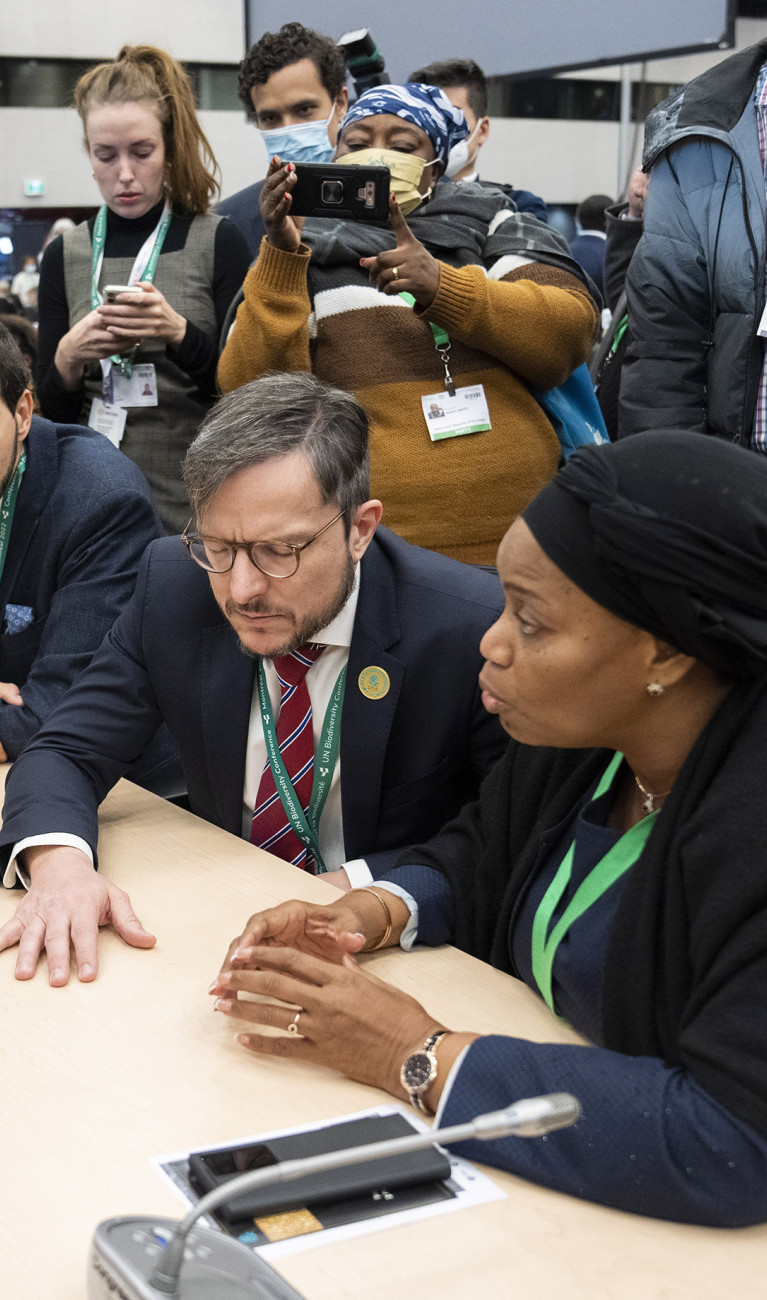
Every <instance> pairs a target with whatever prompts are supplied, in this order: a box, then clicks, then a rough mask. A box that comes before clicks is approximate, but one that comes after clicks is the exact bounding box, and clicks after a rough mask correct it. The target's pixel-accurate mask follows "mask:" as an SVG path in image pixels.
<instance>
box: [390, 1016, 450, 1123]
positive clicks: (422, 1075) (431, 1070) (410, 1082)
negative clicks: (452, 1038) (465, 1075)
mask: <svg viewBox="0 0 767 1300" xmlns="http://www.w3.org/2000/svg"><path fill="white" fill-rule="evenodd" d="M449 1032H450V1031H449V1030H448V1029H439V1030H437V1032H436V1034H430V1035H429V1037H428V1038H427V1039H426V1042H425V1043H424V1045H423V1047H422V1048H421V1050H420V1052H413V1053H412V1054H411V1055H410V1056H408V1057H406V1058H405V1060H404V1061H403V1063H402V1069H401V1070H400V1072H399V1079H400V1083H401V1084H402V1087H403V1088H404V1089H405V1090H406V1092H407V1093H408V1096H409V1097H410V1103H411V1105H413V1106H415V1108H416V1110H420V1111H423V1112H424V1113H426V1107H425V1106H424V1105H423V1104H422V1102H421V1097H422V1096H423V1094H424V1093H425V1092H426V1091H427V1089H428V1088H429V1087H430V1086H431V1084H432V1083H433V1082H434V1080H435V1079H436V1077H437V1070H438V1068H439V1062H438V1061H437V1058H436V1056H435V1054H434V1048H435V1046H436V1044H437V1043H438V1042H439V1040H440V1038H444V1037H445V1034H447V1033H449Z"/></svg>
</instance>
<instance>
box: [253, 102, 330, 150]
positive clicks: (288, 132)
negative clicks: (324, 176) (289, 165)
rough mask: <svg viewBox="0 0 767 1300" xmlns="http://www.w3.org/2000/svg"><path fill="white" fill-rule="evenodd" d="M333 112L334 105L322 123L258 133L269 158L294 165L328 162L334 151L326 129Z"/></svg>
mask: <svg viewBox="0 0 767 1300" xmlns="http://www.w3.org/2000/svg"><path fill="white" fill-rule="evenodd" d="M335 111H336V106H335V104H334V105H333V109H332V112H331V114H330V117H328V118H327V119H326V120H325V121H324V122H299V123H298V124H297V125H296V126H275V127H272V128H271V130H269V131H260V133H259V134H260V136H261V139H262V140H263V142H264V144H265V145H266V151H267V153H268V155H269V157H270V158H271V157H272V156H273V155H274V154H277V155H278V157H280V158H281V159H282V161H283V162H295V163H305V162H311V163H326V162H330V160H331V158H332V157H333V153H334V149H333V145H332V144H331V143H330V137H329V136H328V127H329V126H330V123H331V122H332V121H333V118H334V116H335Z"/></svg>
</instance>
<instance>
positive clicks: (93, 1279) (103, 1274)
mask: <svg viewBox="0 0 767 1300" xmlns="http://www.w3.org/2000/svg"><path fill="white" fill-rule="evenodd" d="M177 1227H178V1220H177V1219H164V1218H160V1217H149V1216H148V1215H135V1216H133V1217H124V1218H117V1219H105V1220H104V1221H103V1222H102V1223H100V1224H99V1225H98V1227H97V1228H96V1231H95V1233H94V1235H93V1240H92V1242H91V1253H90V1259H89V1261H88V1300H163V1294H164V1293H163V1292H161V1291H158V1290H157V1289H156V1288H155V1287H153V1286H151V1285H150V1282H149V1276H150V1274H151V1272H152V1270H153V1269H154V1268H155V1266H156V1264H157V1262H158V1260H159V1258H160V1256H161V1254H162V1251H163V1249H164V1246H165V1243H166V1242H167V1241H169V1240H170V1238H171V1237H172V1236H173V1233H174V1231H175V1229H176V1228H177ZM165 1294H166V1295H167V1293H165ZM173 1296H174V1297H175V1300H304V1297H303V1296H301V1294H300V1292H298V1291H296V1290H295V1288H294V1287H292V1286H291V1285H290V1283H289V1282H286V1281H285V1279H284V1278H282V1277H280V1275H279V1273H277V1272H275V1270H274V1269H273V1268H272V1267H271V1266H270V1265H269V1264H267V1263H266V1261H265V1260H263V1259H261V1257H260V1256H259V1255H257V1254H256V1252H255V1251H254V1250H252V1249H251V1248H250V1247H248V1246H243V1245H242V1244H241V1243H240V1242H239V1241H234V1239H233V1238H232V1237H227V1236H226V1235H225V1234H224V1233H221V1232H213V1231H212V1230H211V1229H210V1228H203V1227H201V1226H200V1225H199V1224H195V1226H194V1227H193V1228H192V1230H191V1232H190V1233H189V1236H188V1237H187V1241H186V1251H185V1257H184V1265H183V1268H182V1270H181V1275H180V1278H179V1282H178V1287H177V1289H176V1291H175V1292H174V1293H173Z"/></svg>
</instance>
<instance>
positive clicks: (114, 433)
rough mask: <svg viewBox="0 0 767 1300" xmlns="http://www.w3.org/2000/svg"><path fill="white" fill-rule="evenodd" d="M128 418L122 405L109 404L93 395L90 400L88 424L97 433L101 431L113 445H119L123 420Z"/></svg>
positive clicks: (123, 429) (123, 427)
mask: <svg viewBox="0 0 767 1300" xmlns="http://www.w3.org/2000/svg"><path fill="white" fill-rule="evenodd" d="M127 418H128V412H127V411H126V410H125V407H123V406H110V405H109V403H108V402H104V401H102V400H101V398H100V397H94V399H93V401H92V402H91V411H90V415H89V416H88V424H89V425H90V427H91V429H95V430H96V432H97V433H103V434H104V436H105V437H107V438H108V439H109V441H110V442H111V443H113V444H114V446H115V447H119V446H120V443H121V442H122V440H123V434H124V433H125V421H126V420H127Z"/></svg>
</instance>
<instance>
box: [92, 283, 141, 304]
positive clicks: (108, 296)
mask: <svg viewBox="0 0 767 1300" xmlns="http://www.w3.org/2000/svg"><path fill="white" fill-rule="evenodd" d="M102 292H103V294H104V301H105V302H114V301H115V299H116V298H117V295H118V293H143V292H144V290H143V289H142V288H140V287H139V285H137V284H105V285H104V288H103V290H102Z"/></svg>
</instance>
